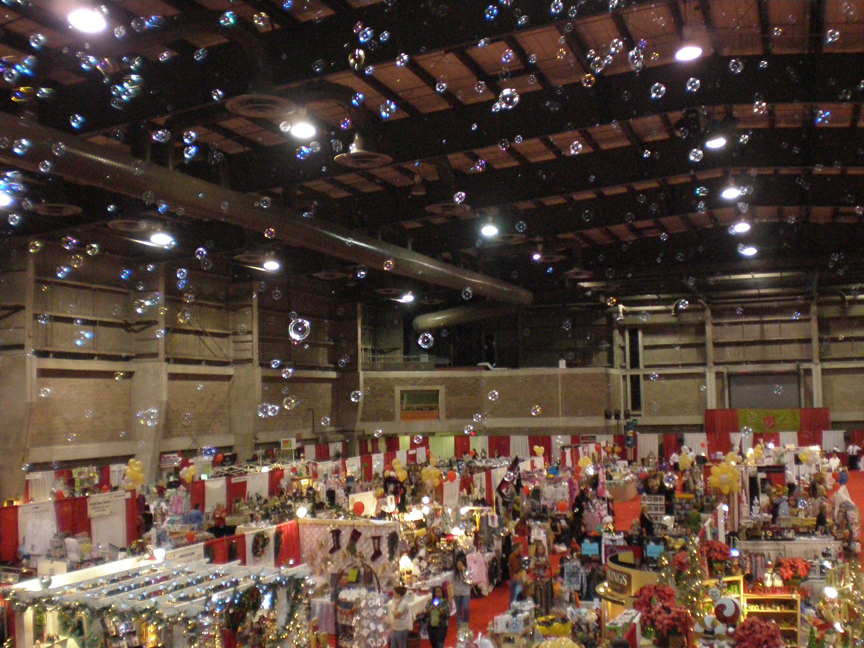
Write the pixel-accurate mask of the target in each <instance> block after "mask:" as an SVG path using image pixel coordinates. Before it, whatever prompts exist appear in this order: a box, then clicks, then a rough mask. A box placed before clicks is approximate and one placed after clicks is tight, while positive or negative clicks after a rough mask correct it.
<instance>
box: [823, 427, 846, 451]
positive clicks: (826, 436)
mask: <svg viewBox="0 0 864 648" xmlns="http://www.w3.org/2000/svg"><path fill="white" fill-rule="evenodd" d="M843 432H844V430H822V449H823V450H824V451H825V452H831V451H832V450H833V449H834V448H835V447H837V448H840V451H841V452H842V451H845V450H846V442H845V441H844V440H843Z"/></svg>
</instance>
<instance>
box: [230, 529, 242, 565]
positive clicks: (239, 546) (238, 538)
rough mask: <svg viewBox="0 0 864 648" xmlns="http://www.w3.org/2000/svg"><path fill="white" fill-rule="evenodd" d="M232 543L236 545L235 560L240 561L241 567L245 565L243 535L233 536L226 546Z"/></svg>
mask: <svg viewBox="0 0 864 648" xmlns="http://www.w3.org/2000/svg"><path fill="white" fill-rule="evenodd" d="M232 542H236V543H237V560H239V561H240V564H241V565H245V564H246V536H245V535H242V534H241V535H235V536H231V537H230V538H228V544H229V545H230V544H231V543H232Z"/></svg>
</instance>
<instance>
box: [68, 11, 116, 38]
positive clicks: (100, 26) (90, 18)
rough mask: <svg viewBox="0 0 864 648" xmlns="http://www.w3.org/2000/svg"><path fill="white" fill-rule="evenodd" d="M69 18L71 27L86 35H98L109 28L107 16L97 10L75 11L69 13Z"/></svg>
mask: <svg viewBox="0 0 864 648" xmlns="http://www.w3.org/2000/svg"><path fill="white" fill-rule="evenodd" d="M67 18H68V20H69V24H70V25H72V26H73V27H74V28H75V29H77V30H78V31H80V32H84V33H85V34H97V33H99V32H101V31H105V29H106V28H107V27H108V21H106V20H105V16H103V15H102V12H101V11H97V10H96V9H75V11H71V12H69V15H68V16H67Z"/></svg>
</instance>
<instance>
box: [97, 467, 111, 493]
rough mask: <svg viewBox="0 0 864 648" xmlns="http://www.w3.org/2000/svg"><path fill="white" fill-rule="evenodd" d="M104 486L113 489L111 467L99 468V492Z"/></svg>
mask: <svg viewBox="0 0 864 648" xmlns="http://www.w3.org/2000/svg"><path fill="white" fill-rule="evenodd" d="M103 486H107V487H108V488H111V466H102V467H101V468H99V490H100V491H101V490H102V487H103Z"/></svg>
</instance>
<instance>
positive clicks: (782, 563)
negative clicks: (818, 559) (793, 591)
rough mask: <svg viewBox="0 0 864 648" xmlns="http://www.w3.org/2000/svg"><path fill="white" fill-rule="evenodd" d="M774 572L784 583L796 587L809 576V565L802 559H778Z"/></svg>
mask: <svg viewBox="0 0 864 648" xmlns="http://www.w3.org/2000/svg"><path fill="white" fill-rule="evenodd" d="M774 571H775V572H776V573H778V574H780V576H781V577H782V578H783V582H784V583H788V584H789V585H792V586H795V587H797V586H798V585H800V584H801V581H802V580H804V579H805V578H807V576H808V574H810V563H809V562H807V561H806V560H804V559H803V558H778V559H777V561H776V562H775V563H774Z"/></svg>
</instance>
